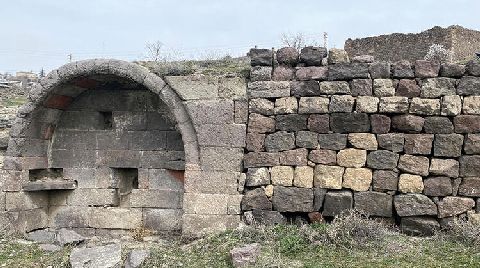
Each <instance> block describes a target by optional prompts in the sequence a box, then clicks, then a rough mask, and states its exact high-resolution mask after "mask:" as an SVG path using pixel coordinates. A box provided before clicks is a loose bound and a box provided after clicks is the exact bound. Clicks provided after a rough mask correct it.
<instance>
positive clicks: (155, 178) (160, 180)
mask: <svg viewBox="0 0 480 268" xmlns="http://www.w3.org/2000/svg"><path fill="white" fill-rule="evenodd" d="M146 172H147V173H148V174H147V176H148V178H147V179H148V181H147V182H146V185H145V186H146V188H148V189H151V190H157V189H158V190H175V191H183V177H178V176H177V174H175V173H174V171H170V170H166V169H148V170H146Z"/></svg>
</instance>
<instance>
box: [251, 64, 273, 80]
mask: <svg viewBox="0 0 480 268" xmlns="http://www.w3.org/2000/svg"><path fill="white" fill-rule="evenodd" d="M272 71H273V68H272V67H267V66H254V67H252V69H251V70H250V81H269V80H272Z"/></svg>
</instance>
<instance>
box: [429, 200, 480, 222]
mask: <svg viewBox="0 0 480 268" xmlns="http://www.w3.org/2000/svg"><path fill="white" fill-rule="evenodd" d="M474 206H475V201H474V200H473V199H472V198H467V197H457V196H447V197H445V198H443V199H442V200H440V202H438V217H439V218H445V217H451V216H455V215H458V214H462V213H465V212H467V211H469V210H471V209H472V208H473V207H474Z"/></svg>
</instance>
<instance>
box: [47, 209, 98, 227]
mask: <svg viewBox="0 0 480 268" xmlns="http://www.w3.org/2000/svg"><path fill="white" fill-rule="evenodd" d="M90 209H92V208H90V207H70V206H51V207H50V208H49V213H50V220H49V221H50V223H49V226H51V227H53V228H84V227H89V219H90Z"/></svg>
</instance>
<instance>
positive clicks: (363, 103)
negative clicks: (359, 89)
mask: <svg viewBox="0 0 480 268" xmlns="http://www.w3.org/2000/svg"><path fill="white" fill-rule="evenodd" d="M379 102H380V100H379V99H378V98H377V97H371V96H358V97H357V100H356V108H355V111H356V112H357V113H376V112H377V111H378V103H379Z"/></svg>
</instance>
